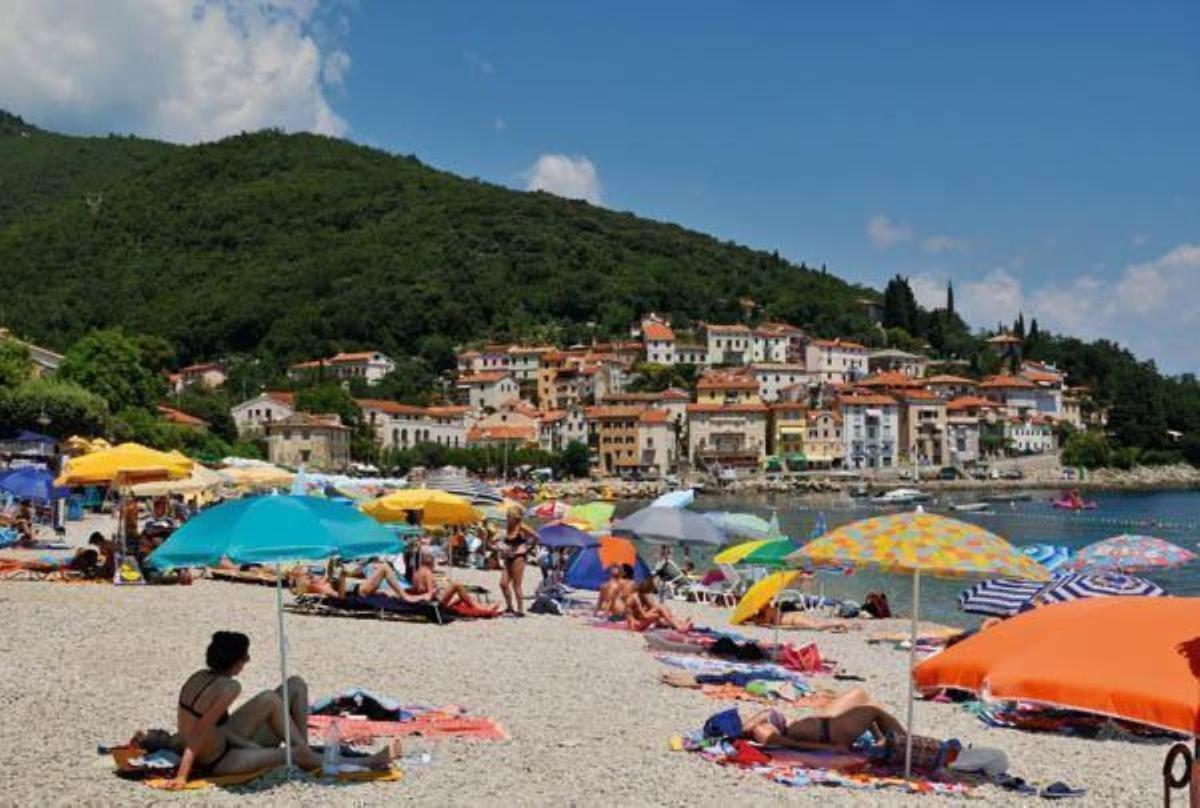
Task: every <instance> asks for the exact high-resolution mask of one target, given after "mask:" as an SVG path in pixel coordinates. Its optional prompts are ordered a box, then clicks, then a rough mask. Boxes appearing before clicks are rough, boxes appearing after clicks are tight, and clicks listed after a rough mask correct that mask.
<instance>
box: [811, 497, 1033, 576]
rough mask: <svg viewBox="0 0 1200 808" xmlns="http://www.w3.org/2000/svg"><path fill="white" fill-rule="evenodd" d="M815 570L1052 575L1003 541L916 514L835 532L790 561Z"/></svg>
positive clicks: (969, 527)
mask: <svg viewBox="0 0 1200 808" xmlns="http://www.w3.org/2000/svg"><path fill="white" fill-rule="evenodd" d="M792 558H793V560H795V561H801V560H804V559H808V560H810V561H812V562H813V563H814V564H826V563H841V562H845V563H850V564H854V565H856V566H870V567H877V568H879V569H882V570H885V571H893V572H918V571H919V572H921V573H925V574H930V575H935V576H942V577H962V576H985V577H989V578H1017V579H1022V580H1030V581H1047V580H1049V579H1050V573H1048V572H1047V571H1046V569H1045V568H1044V567H1042V566H1041V565H1040V564H1038V563H1037V562H1036V561H1034V560H1033V559H1031V558H1029V557H1028V556H1026V555H1025V554H1024V553H1022V552H1020V551H1019V550H1017V549H1016V548H1015V547H1013V546H1012V545H1011V544H1009V543H1008V542H1007V541H1005V540H1004V539H1002V538H1000V537H999V536H997V535H996V534H994V533H991V532H989V531H987V530H984V529H983V528H981V527H978V526H977V525H972V524H969V523H967V522H961V521H959V520H957V519H951V518H950V517H948V516H940V515H938V514H932V513H924V512H922V511H914V512H909V513H896V514H890V515H887V516H876V517H873V518H871V519H863V520H861V521H858V522H852V523H850V524H848V525H843V526H842V527H839V528H835V529H834V530H832V531H830V532H829V533H826V534H825V535H824V536H821V537H819V538H816V539H813V540H812V541H810V542H809V543H808V544H806V545H804V546H803V547H801V548H800V549H799V550H797V551H796V553H795V554H794V555H793V556H792Z"/></svg>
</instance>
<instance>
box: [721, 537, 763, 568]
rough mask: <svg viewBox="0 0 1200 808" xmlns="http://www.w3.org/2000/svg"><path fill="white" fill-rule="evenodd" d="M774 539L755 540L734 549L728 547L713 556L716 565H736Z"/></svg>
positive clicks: (733, 547) (734, 546) (735, 546)
mask: <svg viewBox="0 0 1200 808" xmlns="http://www.w3.org/2000/svg"><path fill="white" fill-rule="evenodd" d="M772 541H774V540H773V539H755V540H754V541H744V542H742V543H741V544H735V545H733V546H732V547H726V548H725V549H724V550H722V551H721V552H719V553H717V554H716V555H715V556H713V563H714V564H736V563H738V562H739V561H741V560H742V559H743V558H745V557H746V556H748V555H750V554H751V553H753V552H754V551H755V550H757V549H758V548H759V547H762V546H763V545H764V544H769V543H770V542H772Z"/></svg>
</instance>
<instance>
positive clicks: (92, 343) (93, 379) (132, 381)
mask: <svg viewBox="0 0 1200 808" xmlns="http://www.w3.org/2000/svg"><path fill="white" fill-rule="evenodd" d="M58 375H59V376H60V377H61V378H62V379H63V380H65V381H71V382H75V383H76V384H78V385H80V386H81V387H84V388H86V389H87V390H90V391H91V392H93V393H95V394H96V395H98V396H100V397H101V398H103V399H104V401H105V402H106V403H107V404H108V409H109V411H110V412H114V413H115V412H119V411H121V410H124V409H126V408H128V407H138V408H141V409H144V410H147V411H149V410H152V409H153V408H154V407H155V406H156V405H157V404H158V402H159V400H160V399H161V397H162V395H163V393H164V392H165V385H164V384H163V381H162V379H161V378H158V377H156V376H155V375H154V373H152V372H151V371H150V370H149V369H148V368H147V367H146V366H145V365H143V364H142V358H141V353H140V352H139V351H138V348H137V345H136V344H134V342H133V340H131V339H130V338H129V337H127V336H126V335H125V334H124V333H123V332H122V331H120V330H119V329H111V330H106V331H93V332H91V333H90V334H88V335H87V336H85V337H84V338H83V339H81V340H79V341H78V342H76V343H75V344H74V345H72V346H71V348H70V349H69V350H68V351H67V353H66V355H65V356H64V357H63V360H62V364H61V365H60V366H59V369H58Z"/></svg>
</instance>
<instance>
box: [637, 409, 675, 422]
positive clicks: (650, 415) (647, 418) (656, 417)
mask: <svg viewBox="0 0 1200 808" xmlns="http://www.w3.org/2000/svg"><path fill="white" fill-rule="evenodd" d="M670 420H671V413H669V412H667V411H666V410H646V411H645V412H643V413H642V414H641V415H640V416H638V422H639V423H643V424H665V423H667V422H668V421H670Z"/></svg>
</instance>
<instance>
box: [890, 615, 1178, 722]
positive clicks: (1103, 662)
mask: <svg viewBox="0 0 1200 808" xmlns="http://www.w3.org/2000/svg"><path fill="white" fill-rule="evenodd" d="M1197 614H1200V600H1198V599H1196V598H1170V597H1168V598H1138V597H1132V598H1091V599H1088V600H1080V601H1075V602H1072V603H1063V604H1058V605H1056V606H1052V607H1050V608H1047V609H1034V610H1033V611H1029V612H1025V613H1023V614H1019V615H1017V616H1016V617H1013V618H1012V619H1011V620H1005V621H1004V622H1002V623H1000V624H999V625H996V626H993V627H991V628H989V629H987V630H986V631H981V632H979V633H978V634H975V635H974V636H971V637H968V638H967V639H965V640H963V641H962V642H959V643H956V644H955V645H953V646H951V647H950V648H947V649H946V650H945V651H942V652H941V653H940V654H936V655H934V656H932V657H929V658H928V659H926V660H925V661H924V662H922V663H921V664H920V665H918V666H917V667H916V668H915V669H914V671H913V679H914V680H915V682H916V684H917V686H919V687H921V688H922V689H933V688H943V687H945V688H953V689H956V690H965V691H969V692H972V693H977V694H980V695H981V696H984V697H986V698H987V699H989V700H996V701H1022V702H1033V703H1036V704H1045V705H1047V706H1053V707H1058V708H1065V709H1072V710H1082V711H1084V712H1089V713H1096V714H1099V715H1105V716H1110V717H1112V718H1119V719H1125V720H1128V721H1135V722H1137V723H1139V724H1147V725H1149V726H1153V727H1159V728H1161V729H1164V730H1168V731H1171V732H1180V733H1183V734H1185V735H1189V736H1193V737H1194V736H1197V735H1200V687H1197V677H1198V676H1200V639H1198V638H1197V629H1198V627H1197V618H1196V616H1197Z"/></svg>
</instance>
